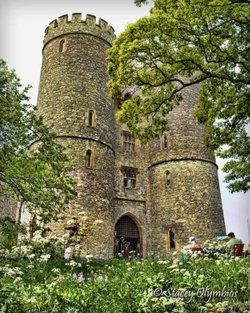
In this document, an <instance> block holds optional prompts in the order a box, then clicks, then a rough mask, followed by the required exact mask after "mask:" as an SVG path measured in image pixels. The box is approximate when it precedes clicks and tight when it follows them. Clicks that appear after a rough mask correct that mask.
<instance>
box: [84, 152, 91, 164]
mask: <svg viewBox="0 0 250 313" xmlns="http://www.w3.org/2000/svg"><path fill="white" fill-rule="evenodd" d="M85 166H86V167H87V168H91V167H92V151H91V150H87V151H86V158H85Z"/></svg>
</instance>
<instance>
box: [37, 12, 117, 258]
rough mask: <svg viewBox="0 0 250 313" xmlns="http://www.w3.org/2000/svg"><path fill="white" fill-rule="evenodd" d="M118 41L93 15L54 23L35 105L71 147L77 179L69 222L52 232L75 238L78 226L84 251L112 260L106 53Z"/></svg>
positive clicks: (110, 129)
mask: <svg viewBox="0 0 250 313" xmlns="http://www.w3.org/2000/svg"><path fill="white" fill-rule="evenodd" d="M114 38H115V35H114V30H113V28H112V27H111V26H110V25H108V24H107V22H106V21H104V20H102V19H100V20H99V22H98V24H96V18H95V16H92V15H87V16H86V19H85V20H84V21H83V20H82V19H81V14H80V13H75V14H72V18H71V20H69V19H68V16H67V15H64V16H61V17H59V18H58V20H54V21H52V22H51V23H50V24H49V26H48V27H47V28H46V30H45V38H44V46H43V61H42V68H41V77H40V86H39V94H38V104H37V110H38V114H39V115H42V116H43V117H44V121H45V122H46V123H47V124H48V125H52V126H53V128H54V131H55V132H56V134H57V137H58V140H60V142H61V143H63V144H65V145H66V146H67V147H68V148H67V150H68V153H69V156H70V160H71V162H72V165H73V170H72V173H71V174H72V176H73V177H74V178H76V180H77V188H76V189H77V193H78V195H77V197H76V198H75V200H73V201H72V203H71V208H70V210H69V211H68V212H67V213H66V218H65V219H64V220H63V221H61V222H58V223H54V224H53V225H52V227H51V228H52V230H53V231H55V232H56V233H57V234H60V233H61V234H62V233H65V232H67V231H68V230H69V232H71V234H72V232H73V233H74V227H75V226H74V225H76V228H77V229H78V232H77V235H78V240H80V241H82V242H83V246H82V248H81V250H82V251H81V252H82V253H83V254H85V253H87V254H90V253H91V254H94V255H95V256H103V257H111V256H112V255H113V225H112V210H111V206H112V199H113V190H114V188H113V185H114V182H113V177H114V176H113V171H114V156H115V152H114V147H113V143H114V112H113V105H112V103H111V101H110V99H109V97H108V91H107V88H106V83H107V75H106V68H107V64H106V57H107V55H106V50H107V49H108V48H110V47H111V44H112V41H113V39H114ZM69 220H70V221H71V226H70V225H69V224H70V222H69ZM72 225H73V227H72ZM76 228H75V229H76ZM81 239H82V240H81Z"/></svg>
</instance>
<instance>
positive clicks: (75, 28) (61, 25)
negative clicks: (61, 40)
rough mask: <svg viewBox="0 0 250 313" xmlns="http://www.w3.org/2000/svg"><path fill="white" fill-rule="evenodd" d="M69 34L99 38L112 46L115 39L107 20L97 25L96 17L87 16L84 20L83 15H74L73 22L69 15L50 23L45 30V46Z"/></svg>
mask: <svg viewBox="0 0 250 313" xmlns="http://www.w3.org/2000/svg"><path fill="white" fill-rule="evenodd" d="M68 33H85V34H86V33H87V34H90V35H94V36H96V37H99V38H101V39H103V40H105V41H107V42H108V43H109V44H110V45H112V42H113V40H114V39H115V31H114V29H113V27H112V26H111V25H109V24H108V23H107V22H106V21H105V20H103V19H101V18H100V19H99V20H98V23H96V16H94V15H91V14H87V15H86V19H85V20H82V14H81V13H73V14H72V16H71V20H69V17H68V15H67V14H65V15H62V16H60V17H59V18H58V19H55V20H53V21H52V22H50V23H49V26H48V27H46V29H45V35H44V41H43V43H44V45H46V43H47V42H49V41H50V40H51V39H53V38H55V37H58V36H62V35H64V34H68Z"/></svg>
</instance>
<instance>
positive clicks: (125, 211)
mask: <svg viewBox="0 0 250 313" xmlns="http://www.w3.org/2000/svg"><path fill="white" fill-rule="evenodd" d="M80 19H81V17H80V15H79V14H75V15H73V18H72V20H71V21H70V22H69V21H68V18H67V17H66V16H63V17H61V18H59V20H58V21H57V22H55V21H53V22H52V23H51V24H50V26H49V27H48V28H47V29H46V33H45V40H44V49H43V63H42V69H41V80H40V88H39V96H38V114H41V115H43V116H44V119H45V122H46V123H48V124H50V125H53V127H54V130H55V131H56V133H57V135H58V139H59V140H60V141H61V142H62V143H63V144H64V145H66V146H67V147H68V148H67V149H68V153H69V156H70V159H71V161H72V164H73V170H72V172H71V175H72V176H73V177H75V179H76V180H77V192H78V196H77V197H76V198H75V199H74V200H73V201H72V203H71V206H70V209H69V210H68V212H67V213H66V218H65V219H62V220H61V221H59V222H57V223H54V224H53V225H51V228H52V232H54V233H57V234H60V235H63V234H64V233H65V232H66V230H65V228H67V222H68V221H69V220H70V219H72V218H73V217H74V218H75V221H77V223H78V224H79V225H80V226H81V227H85V232H84V235H82V236H81V235H80V236H79V238H78V240H79V242H81V249H80V250H81V251H80V254H81V255H84V254H93V255H94V256H97V257H112V256H113V249H114V239H115V237H114V232H115V226H116V223H117V221H118V220H119V219H120V218H121V217H122V216H125V215H127V216H129V217H130V218H131V219H132V220H133V221H134V222H135V224H136V225H137V228H138V230H139V238H138V241H139V242H140V246H141V252H142V254H143V256H144V257H146V256H148V255H150V254H160V255H162V256H164V255H165V254H166V253H168V252H169V250H170V247H169V242H170V240H169V237H168V234H169V231H170V230H171V231H173V232H174V235H175V243H176V248H182V246H183V244H184V243H186V242H187V238H188V237H189V236H190V235H194V236H197V237H198V239H199V240H203V239H208V238H213V237H214V236H216V235H220V234H223V233H224V231H225V226H224V219H223V213H222V205H221V198H220V191H219V185H218V177H217V166H216V164H215V163H214V161H215V159H214V155H213V153H212V152H211V151H208V149H207V148H206V146H205V142H204V135H205V130H204V128H203V126H201V125H199V124H198V123H197V122H196V121H195V119H194V117H193V111H194V107H195V104H196V102H197V99H198V93H199V89H198V88H197V87H195V88H190V89H189V90H187V91H185V93H184V94H183V103H182V105H180V106H179V107H177V108H176V109H174V110H173V111H172V112H171V113H170V114H169V116H168V121H169V126H170V130H169V131H168V132H167V133H166V138H165V139H166V141H167V143H166V145H164V144H163V138H160V139H158V140H153V141H151V142H150V143H148V144H147V145H145V146H142V145H140V143H139V141H138V140H137V139H135V148H134V151H129V152H128V151H125V148H124V143H123V136H124V131H127V128H126V127H125V126H124V125H118V124H117V123H116V122H115V119H114V113H115V110H116V109H117V107H116V104H114V103H112V101H111V100H110V99H109V97H108V92H107V88H106V82H107V79H108V78H107V75H106V66H107V64H106V56H107V55H106V50H107V49H108V48H109V47H110V45H111V42H112V39H113V38H114V33H113V30H112V28H111V27H110V26H108V25H107V23H106V22H105V21H103V20H101V21H100V23H99V25H96V24H95V19H94V18H93V17H91V16H89V17H88V18H87V20H86V21H84V22H81V20H80ZM62 40H63V42H62ZM61 44H63V51H62V52H59V48H60V45H61ZM90 110H91V111H92V112H93V116H94V122H93V124H92V126H90V125H88V114H89V111H90ZM88 150H91V151H92V159H91V166H90V167H89V168H88V167H87V168H86V166H85V165H86V152H87V151H88ZM124 168H133V169H134V170H135V172H136V183H135V186H134V188H126V187H124ZM167 173H168V174H167ZM166 175H168V177H167V176H166ZM100 221H101V222H100ZM128 239H129V238H128Z"/></svg>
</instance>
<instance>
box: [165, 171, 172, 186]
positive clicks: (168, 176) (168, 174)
mask: <svg viewBox="0 0 250 313" xmlns="http://www.w3.org/2000/svg"><path fill="white" fill-rule="evenodd" d="M165 179H166V186H167V187H171V174H170V172H169V171H166V173H165Z"/></svg>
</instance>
